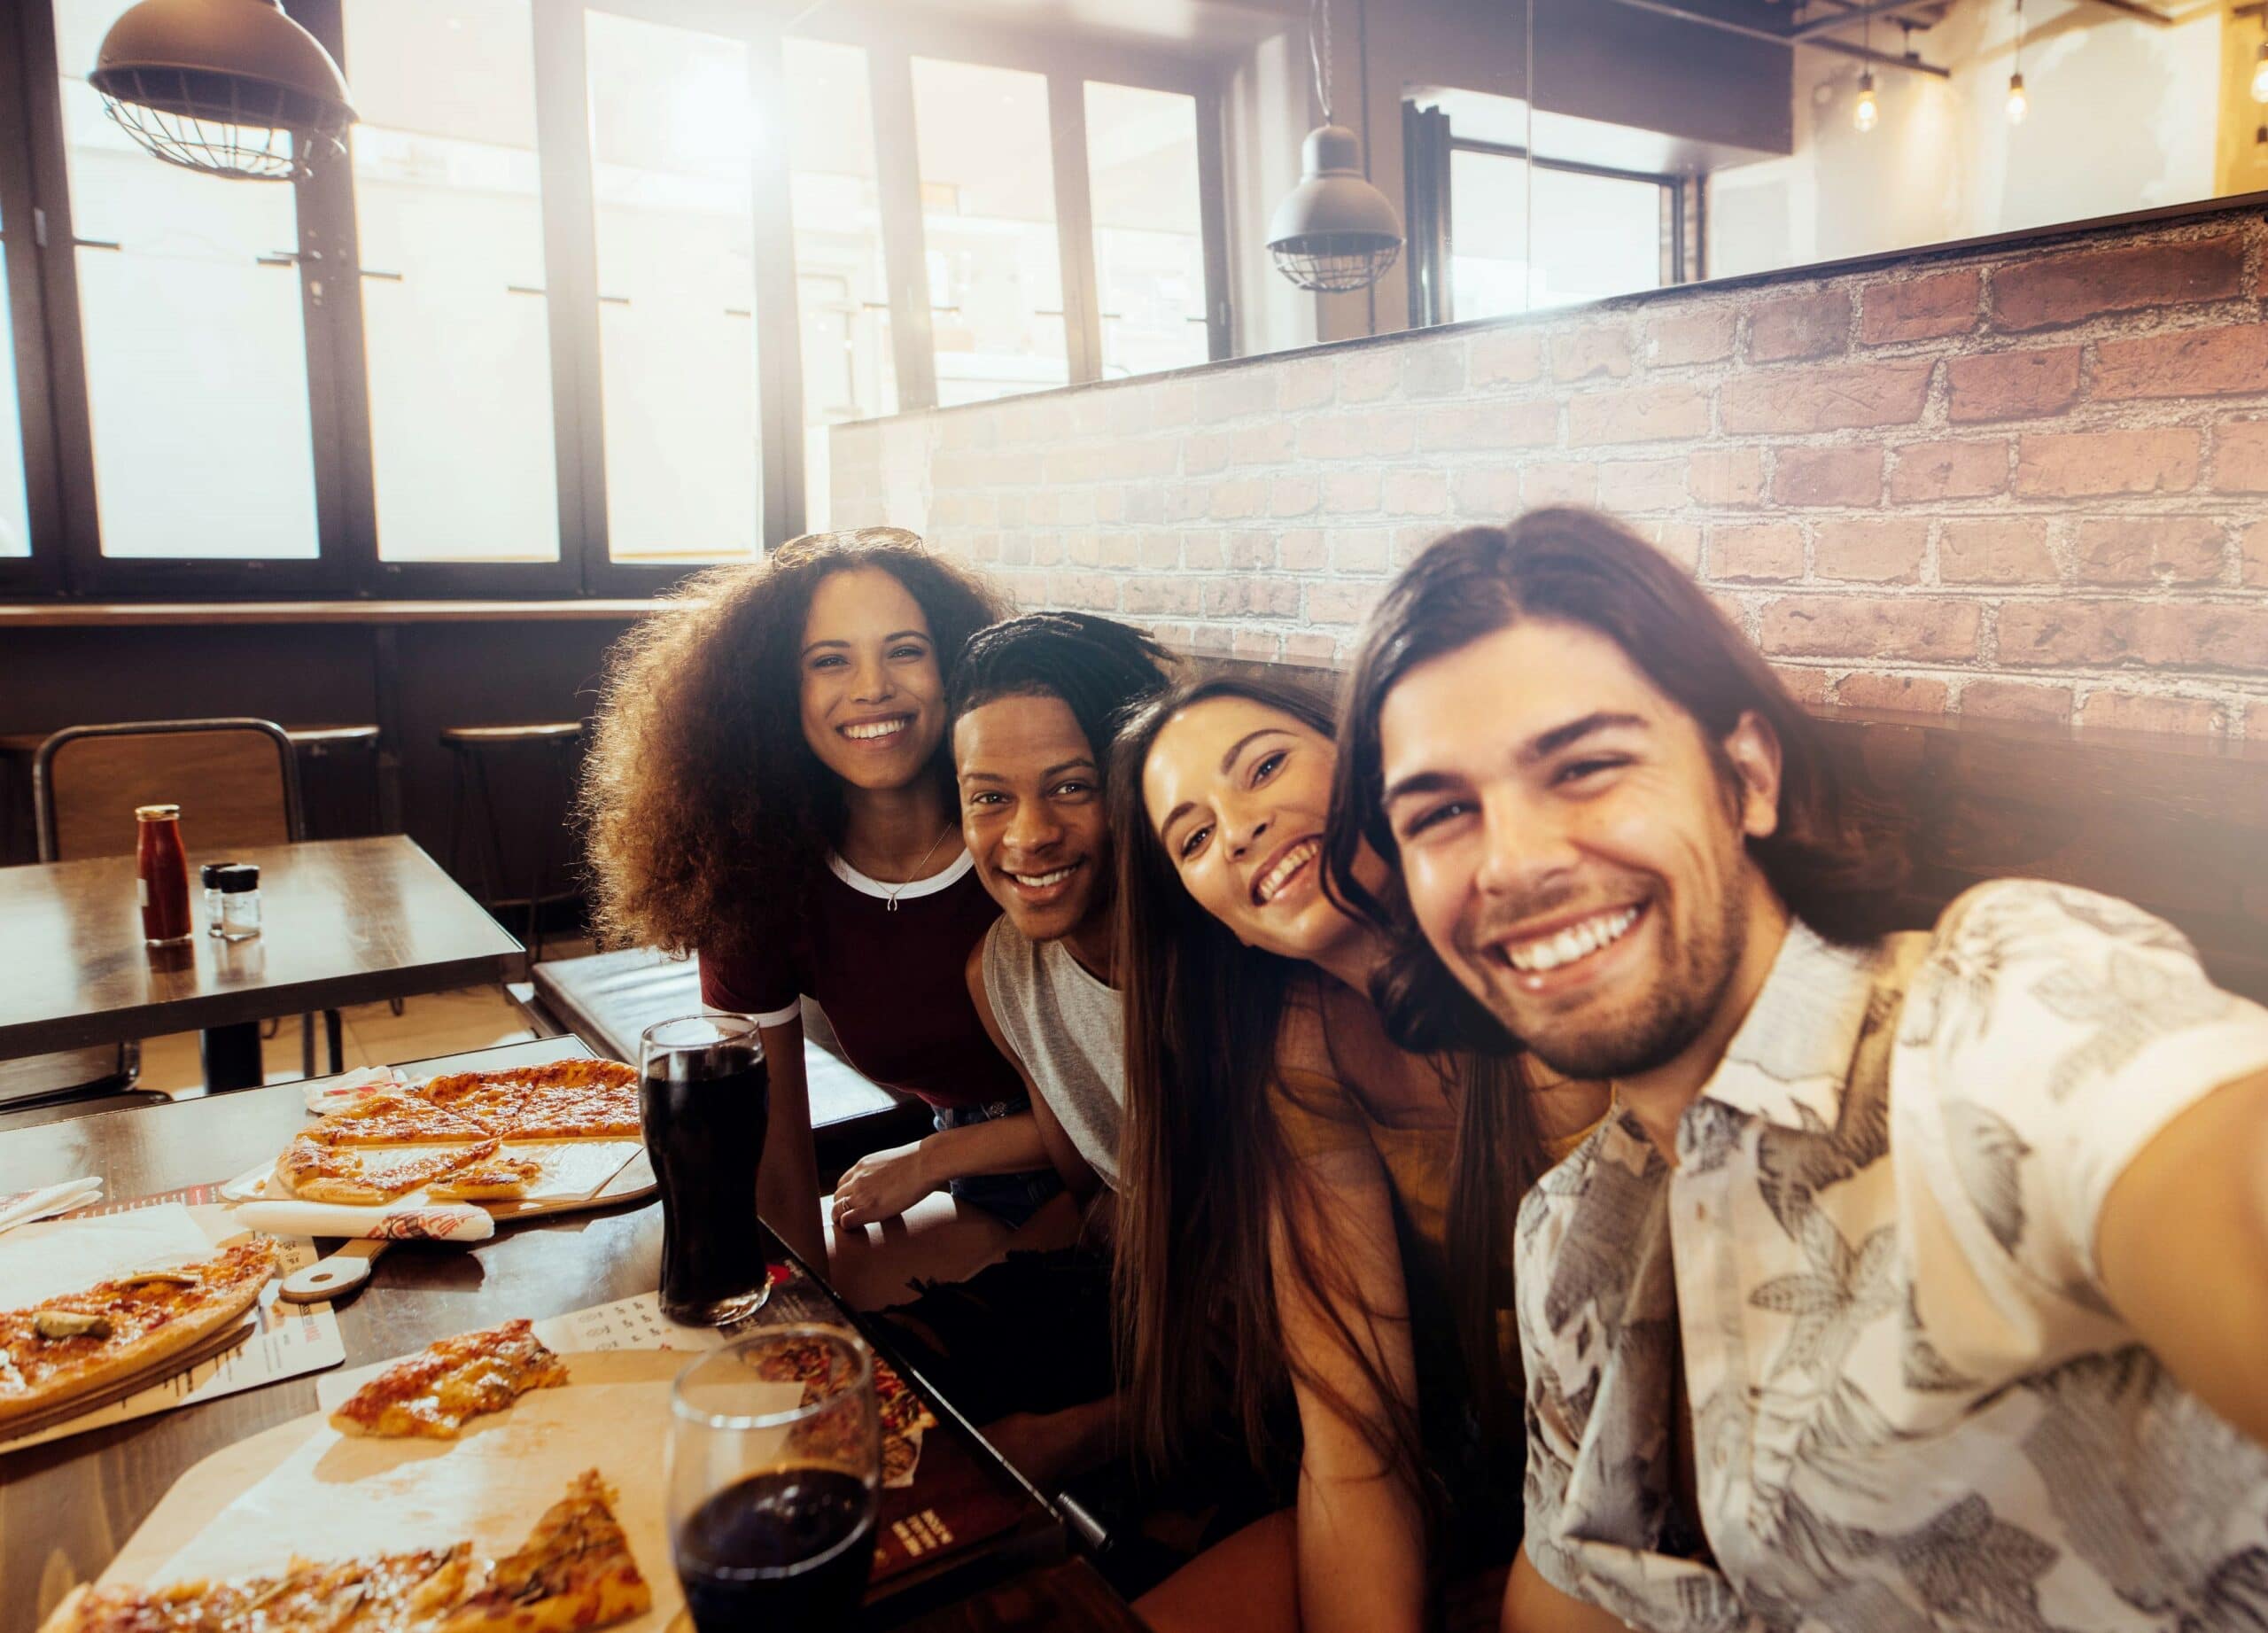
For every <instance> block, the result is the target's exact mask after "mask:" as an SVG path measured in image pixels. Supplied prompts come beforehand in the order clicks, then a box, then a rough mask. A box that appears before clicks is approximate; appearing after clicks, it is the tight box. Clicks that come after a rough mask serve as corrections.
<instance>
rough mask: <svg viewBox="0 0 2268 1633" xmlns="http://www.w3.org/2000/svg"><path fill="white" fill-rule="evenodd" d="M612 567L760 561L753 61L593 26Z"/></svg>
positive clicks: (631, 28)
mask: <svg viewBox="0 0 2268 1633" xmlns="http://www.w3.org/2000/svg"><path fill="white" fill-rule="evenodd" d="M585 23H586V45H587V47H588V56H589V64H590V66H589V70H588V72H589V76H590V120H591V180H592V191H593V193H594V202H595V213H596V222H597V240H598V300H599V310H598V317H599V372H600V379H601V386H600V401H601V406H602V414H603V416H604V425H605V439H606V513H607V539H608V544H609V549H610V554H611V556H612V557H613V559H614V560H616V561H617V562H624V561H631V562H643V563H649V564H650V563H660V562H685V563H694V562H708V561H727V560H733V559H736V558H740V557H744V556H753V555H755V554H756V553H757V551H758V550H760V549H761V548H763V518H764V504H763V485H764V470H763V451H762V447H761V445H760V443H759V440H758V436H757V338H756V270H755V268H756V229H755V221H754V197H755V195H754V191H753V187H754V182H753V174H752V171H753V156H754V152H755V147H756V144H757V142H759V141H762V140H765V128H764V125H763V122H762V121H760V120H759V118H758V110H757V106H756V102H755V97H754V93H753V91H752V90H751V89H750V79H749V59H748V47H747V46H746V45H745V44H744V43H742V42H740V41H738V40H732V39H726V38H722V37H720V36H718V35H711V34H705V33H702V32H699V31H697V30H694V29H688V28H674V27H665V26H664V25H661V24H658V23H650V22H646V21H642V20H641V19H634V18H628V17H618V16H616V15H614V14H612V13H610V12H595V11H594V12H588V13H586V17H585Z"/></svg>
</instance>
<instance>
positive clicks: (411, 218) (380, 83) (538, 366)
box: [345, 0, 559, 561]
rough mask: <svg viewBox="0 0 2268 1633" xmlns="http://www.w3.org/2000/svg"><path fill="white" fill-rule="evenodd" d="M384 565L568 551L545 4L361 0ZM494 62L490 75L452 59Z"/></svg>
mask: <svg viewBox="0 0 2268 1633" xmlns="http://www.w3.org/2000/svg"><path fill="white" fill-rule="evenodd" d="M345 22H346V68H347V71H348V72H349V74H352V75H353V87H354V96H355V100H356V103H357V105H358V107H359V109H360V111H361V115H362V118H361V123H359V124H357V125H356V126H355V127H354V129H353V136H352V137H351V138H350V139H351V142H352V145H353V157H354V218H355V226H356V230H357V236H358V237H359V238H360V241H361V257H362V268H361V272H362V333H363V355H364V358H365V360H366V362H365V370H366V373H367V374H368V377H369V396H370V463H371V470H372V476H373V478H374V483H375V486H376V490H377V491H376V499H377V530H378V556H379V559H380V560H382V561H556V560H557V559H558V557H559V493H558V477H557V471H556V466H555V458H554V451H553V447H552V400H551V349H550V348H551V340H550V330H549V300H548V293H547V290H546V278H545V273H544V264H543V203H542V198H541V196H540V191H539V189H538V185H537V172H536V134H535V63H534V57H533V47H532V40H531V37H530V17H529V0H346V10H345ZM450 58H454V59H457V60H461V61H466V62H477V63H478V64H479V65H480V66H481V71H480V73H479V74H478V75H471V74H462V75H458V74H435V73H433V72H432V71H431V65H432V64H433V63H435V62H437V61H441V60H447V59H450Z"/></svg>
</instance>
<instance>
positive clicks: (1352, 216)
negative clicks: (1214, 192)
mask: <svg viewBox="0 0 2268 1633" xmlns="http://www.w3.org/2000/svg"><path fill="white" fill-rule="evenodd" d="M1308 57H1309V62H1310V63H1311V64H1312V65H1313V66H1314V68H1315V89H1316V100H1317V102H1319V103H1320V104H1322V105H1323V123H1322V124H1321V125H1319V126H1317V128H1315V129H1313V130H1310V131H1309V132H1308V138H1307V141H1306V142H1305V143H1304V144H1301V150H1300V159H1301V164H1300V169H1301V175H1300V184H1299V185H1298V186H1297V187H1294V188H1293V190H1292V191H1290V192H1288V193H1286V194H1285V196H1284V201H1283V202H1282V203H1281V204H1279V205H1278V206H1276V214H1274V215H1273V216H1272V217H1270V220H1269V222H1268V253H1269V254H1270V255H1271V256H1272V257H1274V259H1275V261H1276V269H1277V270H1278V271H1279V272H1281V273H1282V274H1283V275H1284V276H1285V277H1287V278H1289V279H1291V280H1292V282H1293V283H1294V284H1298V285H1299V286H1300V287H1301V289H1306V290H1313V291H1316V292H1318V293H1324V292H1329V293H1343V292H1346V291H1348V290H1356V289H1368V288H1369V287H1370V286H1371V284H1375V283H1377V282H1378V281H1379V279H1380V278H1382V277H1384V276H1386V272H1387V271H1388V269H1390V268H1392V267H1393V265H1394V261H1395V260H1396V259H1397V258H1398V257H1399V256H1400V255H1401V253H1402V217H1401V216H1400V215H1398V214H1395V212H1394V206H1393V205H1392V204H1391V203H1390V202H1388V200H1387V198H1386V195H1385V194H1384V193H1382V192H1380V191H1379V190H1378V189H1377V188H1375V187H1373V186H1371V182H1370V178H1369V177H1368V176H1366V175H1363V144H1362V143H1361V141H1360V140H1359V139H1358V138H1357V137H1356V136H1355V133H1354V132H1353V131H1351V130H1349V129H1348V128H1346V127H1345V126H1343V125H1340V124H1336V123H1334V122H1333V121H1332V117H1331V11H1330V0H1311V4H1309V12H1308Z"/></svg>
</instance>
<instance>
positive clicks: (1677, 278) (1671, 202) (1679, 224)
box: [1419, 124, 1695, 322]
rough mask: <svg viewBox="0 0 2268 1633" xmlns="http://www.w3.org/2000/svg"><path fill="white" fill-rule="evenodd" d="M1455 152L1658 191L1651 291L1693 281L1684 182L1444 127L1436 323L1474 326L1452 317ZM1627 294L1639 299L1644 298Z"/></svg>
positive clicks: (1525, 309)
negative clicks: (1541, 153) (1542, 153)
mask: <svg viewBox="0 0 2268 1633" xmlns="http://www.w3.org/2000/svg"><path fill="white" fill-rule="evenodd" d="M1458 152H1465V153H1484V154H1487V155H1488V156H1489V157H1491V158H1495V159H1517V160H1518V161H1520V162H1521V163H1524V164H1526V166H1527V167H1528V168H1529V169H1530V170H1531V171H1534V170H1558V171H1563V172H1565V174H1567V175H1594V176H1598V177H1600V178H1602V179H1603V180H1605V181H1610V182H1645V183H1651V184H1652V185H1653V186H1655V187H1656V188H1658V189H1659V190H1660V195H1659V196H1660V200H1661V230H1660V235H1659V238H1660V243H1659V257H1658V276H1659V277H1660V279H1661V281H1660V282H1659V283H1658V284H1655V285H1654V287H1655V288H1656V289H1668V288H1670V287H1671V286H1672V285H1674V284H1687V283H1691V282H1694V281H1695V280H1693V279H1691V278H1689V277H1687V276H1684V275H1685V273H1686V272H1687V270H1688V255H1689V248H1688V246H1689V244H1690V242H1691V238H1692V232H1691V228H1692V222H1691V206H1690V198H1689V189H1688V187H1687V185H1686V183H1687V178H1686V177H1683V176H1680V175H1662V174H1658V173H1657V172H1654V171H1651V170H1618V169H1616V168H1614V167H1612V166H1610V165H1587V164H1583V163H1581V162H1580V161H1578V160H1575V159H1538V158H1534V157H1533V156H1531V155H1530V153H1529V152H1528V150H1527V149H1526V148H1524V147H1522V146H1520V145H1519V144H1517V143H1513V142H1488V141H1483V140H1482V139H1480V137H1478V136H1459V135H1457V134H1456V126H1455V125H1454V124H1452V125H1451V126H1450V127H1449V140H1448V142H1447V143H1446V144H1444V148H1443V152H1442V162H1441V166H1440V175H1439V178H1438V183H1437V185H1438V187H1439V190H1440V197H1439V198H1438V200H1437V201H1435V204H1434V208H1435V212H1436V214H1434V216H1433V218H1432V219H1433V220H1435V221H1438V222H1439V223H1440V232H1441V248H1442V251H1443V252H1444V253H1441V255H1440V257H1439V261H1440V265H1439V268H1438V274H1437V276H1438V279H1439V285H1438V287H1439V290H1440V297H1439V298H1440V299H1441V306H1442V310H1443V311H1444V312H1445V313H1447V314H1449V316H1446V317H1444V318H1443V319H1441V321H1442V322H1456V321H1462V322H1473V321H1476V320H1472V319H1463V320H1459V319H1456V318H1455V316H1454V314H1455V313H1456V266H1455V260H1456V257H1455V254H1454V253H1453V246H1454V245H1455V242H1456V210H1455V208H1454V207H1453V206H1452V203H1451V200H1450V196H1449V177H1450V174H1451V171H1450V166H1449V154H1452V153H1458ZM1419 247H1420V249H1421V250H1423V249H1424V248H1425V246H1424V245H1420V246H1419ZM1634 293H1642V292H1634ZM1579 304H1586V305H1587V304H1588V302H1582V303H1579ZM1540 310H1557V308H1556V307H1549V308H1547V307H1532V306H1523V307H1521V308H1520V310H1519V312H1518V314H1507V315H1528V314H1532V313H1534V312H1536V311H1540Z"/></svg>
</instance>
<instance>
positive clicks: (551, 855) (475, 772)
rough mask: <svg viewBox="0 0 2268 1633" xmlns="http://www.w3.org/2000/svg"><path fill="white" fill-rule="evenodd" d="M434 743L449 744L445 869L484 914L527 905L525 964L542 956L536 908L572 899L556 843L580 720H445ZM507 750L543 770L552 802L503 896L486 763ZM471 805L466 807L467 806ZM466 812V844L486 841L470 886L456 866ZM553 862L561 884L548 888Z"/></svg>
mask: <svg viewBox="0 0 2268 1633" xmlns="http://www.w3.org/2000/svg"><path fill="white" fill-rule="evenodd" d="M441 746H442V747H443V748H445V749H447V750H448V751H449V761H450V767H449V847H448V866H449V872H450V873H451V874H453V875H455V877H456V879H457V880H458V882H459V883H465V885H466V888H467V889H468V890H471V891H472V894H473V896H474V898H475V899H477V900H478V902H479V903H480V904H481V906H484V907H486V908H487V909H488V910H489V911H490V912H491V913H495V912H497V911H498V909H500V908H506V907H512V908H519V907H524V908H525V909H526V910H527V933H526V934H525V935H524V936H523V937H521V940H522V941H523V942H524V943H525V945H526V946H527V949H528V955H527V957H528V963H529V965H530V966H531V967H532V966H533V965H534V964H536V963H537V962H538V961H540V960H541V959H542V957H543V909H544V907H545V906H546V905H547V904H548V903H551V902H559V901H571V900H574V899H576V898H578V896H579V894H580V892H579V891H578V890H574V889H572V888H571V885H570V883H569V882H568V880H567V873H566V867H565V861H566V859H565V857H564V856H563V854H562V853H563V851H564V850H565V847H564V846H563V844H561V843H560V839H561V836H562V834H563V831H564V829H565V827H566V818H567V813H568V810H569V807H570V806H571V805H572V804H573V803H574V797H575V773H576V767H577V764H578V761H579V758H580V756H581V754H582V748H583V723H582V722H581V721H580V720H555V721H549V722H546V723H544V724H540V725H533V726H452V727H448V728H447V729H446V730H444V731H443V732H442V733H441ZM508 757H534V758H539V759H540V760H542V761H543V762H544V763H545V764H546V765H547V766H548V767H549V770H550V778H551V787H550V790H549V791H550V793H551V794H552V796H553V797H554V803H553V804H552V805H550V807H549V810H550V813H552V815H553V816H554V817H555V820H552V821H548V822H546V823H544V824H542V826H541V827H540V830H539V832H538V833H537V834H536V835H535V836H533V837H534V843H533V844H529V845H527V846H525V847H524V851H525V854H526V856H527V865H526V868H525V877H526V882H527V883H526V890H525V892H524V894H522V895H517V896H514V895H508V894H506V893H505V892H506V891H507V890H509V888H510V887H509V885H508V884H507V883H506V865H505V860H504V836H503V828H502V826H501V820H500V818H499V816H498V814H497V810H496V799H495V795H494V793H493V790H492V789H490V787H489V782H488V767H489V764H490V762H491V761H502V760H504V759H506V758H508ZM469 806H470V807H472V809H470V811H469V810H468V807H469ZM468 817H470V818H471V819H472V820H475V821H477V822H478V833H476V834H475V835H474V836H473V838H474V846H473V848H474V849H475V850H476V851H478V850H479V849H480V848H481V847H480V844H479V841H480V839H481V838H483V837H485V839H486V841H487V845H486V852H487V854H486V857H485V860H484V861H483V862H482V865H481V867H480V871H479V875H478V876H479V885H478V888H477V889H475V888H474V887H473V886H472V885H471V884H470V883H466V875H465V873H464V871H463V867H462V864H463V861H464V849H465V838H466V832H465V830H466V826H467V820H468ZM555 860H556V861H557V862H558V864H559V867H558V869H557V871H558V874H559V877H560V880H561V887H562V888H558V889H550V888H548V887H549V886H550V885H551V883H552V876H553V873H554V862H555Z"/></svg>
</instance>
